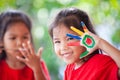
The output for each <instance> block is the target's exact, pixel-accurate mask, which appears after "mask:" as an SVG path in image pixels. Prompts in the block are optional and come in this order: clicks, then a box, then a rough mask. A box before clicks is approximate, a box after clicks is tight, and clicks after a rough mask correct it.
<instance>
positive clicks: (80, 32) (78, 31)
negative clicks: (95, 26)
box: [70, 26, 83, 36]
mask: <svg viewBox="0 0 120 80" xmlns="http://www.w3.org/2000/svg"><path fill="white" fill-rule="evenodd" d="M70 28H71V29H72V30H73V31H74V32H76V33H78V34H79V35H80V36H82V35H83V32H82V31H80V30H79V29H77V28H75V27H73V26H71V27H70Z"/></svg>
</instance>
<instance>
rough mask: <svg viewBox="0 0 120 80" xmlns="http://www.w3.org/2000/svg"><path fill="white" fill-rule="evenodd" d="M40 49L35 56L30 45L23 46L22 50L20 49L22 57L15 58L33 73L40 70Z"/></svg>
mask: <svg viewBox="0 0 120 80" xmlns="http://www.w3.org/2000/svg"><path fill="white" fill-rule="evenodd" d="M42 50H43V49H42V48H40V49H39V51H38V53H37V54H36V53H35V51H34V48H33V47H32V44H31V43H28V44H23V48H22V49H20V52H21V54H22V55H23V57H20V56H17V59H19V60H20V61H22V62H24V63H25V64H26V65H27V66H28V67H29V68H31V69H32V70H33V71H37V69H39V68H40V57H41V53H42Z"/></svg>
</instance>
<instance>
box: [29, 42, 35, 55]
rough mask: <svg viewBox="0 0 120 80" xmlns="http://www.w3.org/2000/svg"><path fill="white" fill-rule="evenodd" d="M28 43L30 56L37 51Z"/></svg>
mask: <svg viewBox="0 0 120 80" xmlns="http://www.w3.org/2000/svg"><path fill="white" fill-rule="evenodd" d="M27 43H28V47H29V51H30V54H34V52H35V51H34V48H33V46H32V44H31V42H30V41H28V42H27Z"/></svg>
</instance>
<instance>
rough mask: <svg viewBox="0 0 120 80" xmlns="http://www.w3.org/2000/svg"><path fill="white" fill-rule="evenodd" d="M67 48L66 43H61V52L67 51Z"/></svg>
mask: <svg viewBox="0 0 120 80" xmlns="http://www.w3.org/2000/svg"><path fill="white" fill-rule="evenodd" d="M67 49H68V46H67V43H66V42H63V43H61V50H67Z"/></svg>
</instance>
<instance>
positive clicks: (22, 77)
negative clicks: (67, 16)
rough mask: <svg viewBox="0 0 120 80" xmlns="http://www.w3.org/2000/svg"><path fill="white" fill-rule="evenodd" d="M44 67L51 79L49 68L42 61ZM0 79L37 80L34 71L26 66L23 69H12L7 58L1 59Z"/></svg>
mask: <svg viewBox="0 0 120 80" xmlns="http://www.w3.org/2000/svg"><path fill="white" fill-rule="evenodd" d="M41 65H42V68H43V70H44V72H45V74H46V76H47V78H48V80H50V76H49V73H48V70H47V68H46V66H45V63H44V62H43V61H41ZM0 80H35V79H34V74H33V71H32V70H31V69H30V68H29V67H27V66H25V67H24V68H23V69H11V68H10V67H9V66H8V64H7V63H6V62H5V60H1V61H0Z"/></svg>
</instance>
